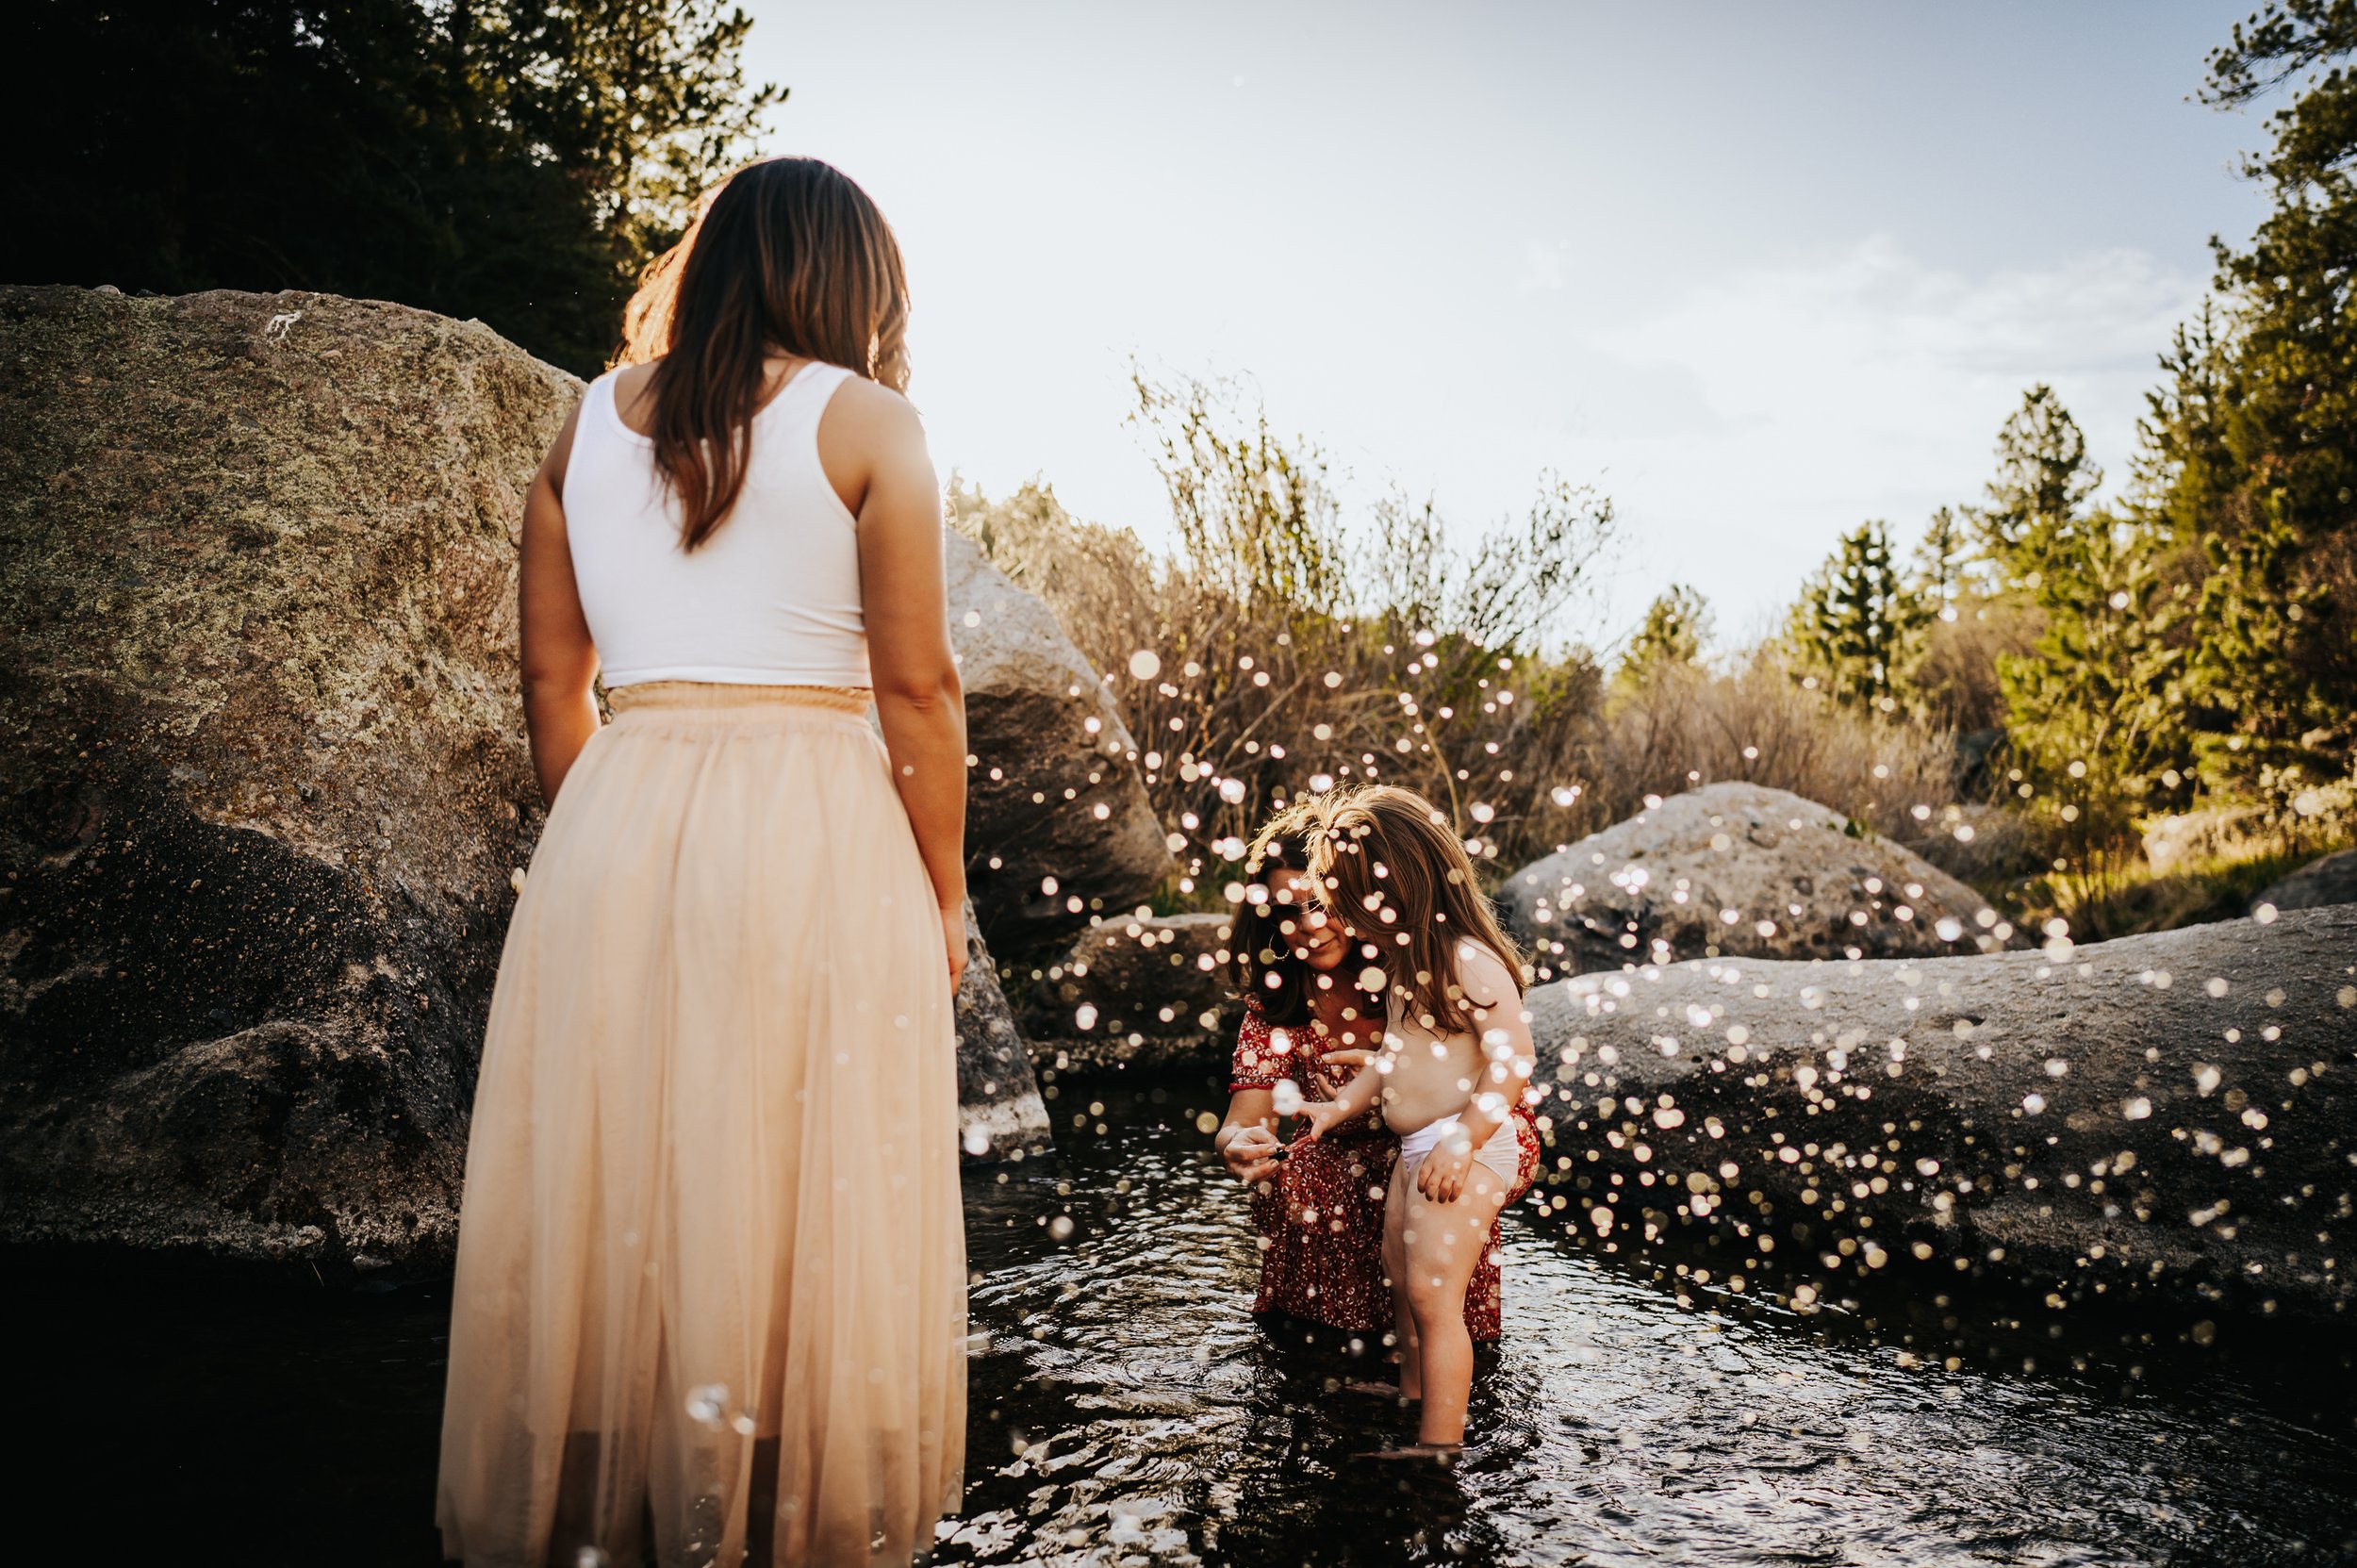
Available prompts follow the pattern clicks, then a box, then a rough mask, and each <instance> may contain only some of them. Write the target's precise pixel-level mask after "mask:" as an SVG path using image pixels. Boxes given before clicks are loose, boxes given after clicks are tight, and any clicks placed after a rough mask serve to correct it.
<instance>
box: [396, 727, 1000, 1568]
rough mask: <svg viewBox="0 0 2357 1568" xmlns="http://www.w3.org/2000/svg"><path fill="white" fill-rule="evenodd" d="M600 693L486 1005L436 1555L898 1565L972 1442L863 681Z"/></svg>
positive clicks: (912, 998)
mask: <svg viewBox="0 0 2357 1568" xmlns="http://www.w3.org/2000/svg"><path fill="white" fill-rule="evenodd" d="M614 706H615V709H616V711H617V715H618V717H617V718H616V719H615V721H614V722H613V723H612V724H611V725H609V726H607V727H606V728H605V729H604V730H602V731H601V732H600V733H599V734H597V735H596V736H595V737H594V738H593V739H591V741H590V742H589V744H588V746H587V748H586V749H585V751H583V752H582V755H581V758H580V760H579V762H578V763H576V764H575V765H574V767H573V770H572V772H571V774H570V775H569V777H568V778H567V780H566V783H565V787H564V791H563V793H562V794H561V795H560V796H559V798H558V801H557V804H556V807H555V809H554V810H553V811H552V812H551V813H550V816H549V822H548V829H547V832H546V833H545V834H543V836H542V838H541V840H540V847H539V850H538V851H537V852H536V854H535V856H534V858H533V865H532V871H531V875H530V877H529V879H528V880H527V881H526V883H525V885H524V890H523V896H522V897H521V898H520V899H519V900H518V902H517V905H516V914H515V919H514V922H513V924H512V926H511V927H510V929H509V932H508V936H507V946H506V949H505V952H504V954H503V957H502V959H501V963H500V974H499V985H498V989H497V991H496V992H495V994H494V996H493V999H492V1002H491V1015H490V1028H489V1032H488V1035H487V1037H486V1041H485V1045H484V1055H483V1073H482V1080H481V1084H480V1087H479V1088H478V1089H477V1091H476V1097H475V1108H474V1127H473V1134H472V1140H471V1143H470V1147H469V1148H468V1152H467V1190H466V1202H465V1209H464V1213H463V1216H462V1221H461V1225H460V1228H459V1241H458V1274H457V1279H456V1282H455V1285H454V1287H453V1320H452V1326H451V1342H450V1385H449V1396H448V1403H447V1406H446V1408H445V1411H444V1415H443V1423H442V1461H441V1485H440V1499H439V1517H440V1522H441V1527H442V1539H443V1545H444V1549H445V1551H446V1552H447V1553H448V1554H449V1555H450V1556H452V1557H454V1558H460V1559H463V1560H465V1561H466V1562H467V1563H468V1564H469V1565H470V1568H484V1565H493V1564H497V1565H509V1564H512V1565H515V1568H542V1565H544V1564H547V1563H551V1562H555V1563H562V1564H565V1565H566V1568H572V1565H574V1564H576V1563H597V1562H609V1563H613V1564H616V1565H621V1564H635V1563H636V1562H637V1561H638V1560H640V1557H641V1554H648V1555H651V1557H652V1559H653V1560H655V1561H656V1562H658V1563H660V1564H662V1565H664V1568H672V1565H675V1564H691V1563H693V1564H701V1563H720V1564H735V1563H738V1562H740V1561H749V1562H752V1563H756V1564H760V1563H772V1562H774V1563H777V1564H789V1563H791V1564H803V1563H810V1564H825V1565H828V1568H832V1565H835V1564H887V1563H889V1564H904V1563H906V1562H908V1561H909V1560H911V1558H912V1556H913V1555H915V1554H916V1553H918V1552H921V1551H924V1550H927V1549H930V1547H931V1545H932V1541H933V1526H934V1522H935V1520H936V1519H937V1518H938V1517H939V1516H940V1515H941V1514H942V1513H943V1512H945V1511H949V1510H954V1509H955V1508H956V1506H957V1499H958V1493H959V1484H960V1475H961V1466H962V1464H963V1461H964V1447H965V1361H964V1334H965V1246H964V1230H963V1225H962V1219H961V1213H960V1206H959V1184H958V1147H957V1138H958V1112H957V1069H956V1059H955V1056H956V1036H955V1029H956V1026H955V1023H954V1020H953V1018H952V1015H951V1011H950V997H949V987H948V969H947V966H946V963H945V960H944V957H943V946H942V931H941V919H940V916H939V914H938V913H937V912H936V910H935V908H934V900H933V895H932V887H931V883H930V882H929V881H928V879H927V877H926V874H925V869H924V865H923V862H922V861H921V860H920V858H919V857H918V854H917V850H916V842H915V836H914V834H912V833H911V832H910V829H909V823H908V817H907V816H906V814H905V813H904V812H903V810H902V809H901V805H900V801H899V797H898V793H897V792H896V791H895V790H894V789H893V786H892V778H891V769H890V767H889V765H888V763H887V762H886V760H885V756H884V751H883V748H882V742H881V741H880V740H879V739H878V738H877V737H876V735H875V734H874V733H873V732H872V731H871V729H870V728H869V726H868V724H867V722H866V720H865V717H864V715H865V696H864V694H857V695H854V694H849V693H844V692H841V691H838V690H832V689H830V688H825V687H783V686H714V685H692V684H685V683H663V684H659V685H647V686H637V687H627V688H624V689H622V690H620V691H618V692H616V693H615V694H614Z"/></svg>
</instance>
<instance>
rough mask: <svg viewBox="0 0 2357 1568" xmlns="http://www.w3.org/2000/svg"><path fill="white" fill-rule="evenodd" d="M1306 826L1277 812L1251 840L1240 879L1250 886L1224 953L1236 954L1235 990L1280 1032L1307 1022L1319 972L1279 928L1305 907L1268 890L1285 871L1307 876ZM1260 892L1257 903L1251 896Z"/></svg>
mask: <svg viewBox="0 0 2357 1568" xmlns="http://www.w3.org/2000/svg"><path fill="white" fill-rule="evenodd" d="M1308 826H1309V824H1308V822H1307V820H1306V819H1305V818H1304V817H1302V814H1301V813H1300V811H1299V810H1297V809H1290V810H1286V811H1281V812H1278V813H1277V815H1276V816H1275V817H1271V818H1269V820H1268V821H1267V823H1266V824H1264V825H1263V826H1262V827H1261V831H1260V832H1259V833H1257V834H1253V837H1252V844H1251V847H1250V848H1249V849H1247V850H1245V851H1244V875H1245V877H1246V878H1247V879H1248V881H1249V883H1250V884H1251V886H1250V888H1249V890H1248V893H1247V897H1246V898H1245V900H1244V907H1243V909H1242V910H1241V911H1239V912H1238V914H1237V916H1236V933H1235V936H1234V939H1233V942H1232V945H1231V946H1230V947H1229V949H1228V950H1229V951H1230V952H1231V953H1233V954H1234V955H1235V969H1236V988H1237V991H1238V992H1239V994H1241V996H1242V997H1243V999H1244V1003H1245V1005H1246V1006H1249V1007H1256V1008H1258V1009H1260V1011H1261V1014H1262V1015H1265V1016H1266V1017H1267V1019H1268V1021H1269V1022H1270V1023H1272V1024H1275V1025H1276V1026H1277V1027H1278V1028H1280V1029H1298V1028H1301V1027H1303V1026H1304V1025H1306V1024H1308V1023H1309V1022H1310V987H1311V986H1312V985H1313V984H1315V983H1316V977H1317V971H1316V970H1314V969H1312V968H1310V966H1309V965H1307V964H1305V963H1303V962H1302V961H1301V960H1300V959H1298V958H1296V957H1294V950H1293V947H1292V944H1291V943H1290V942H1288V941H1287V940H1286V937H1285V933H1284V932H1283V931H1282V930H1281V929H1280V927H1281V923H1282V922H1283V921H1284V920H1285V919H1286V918H1287V917H1288V916H1298V915H1299V914H1300V913H1301V911H1302V909H1303V906H1302V905H1299V904H1294V903H1279V902H1277V898H1276V893H1275V890H1274V889H1273V888H1271V887H1270V886H1269V885H1268V882H1269V879H1270V878H1271V877H1274V876H1276V875H1277V874H1278V873H1280V872H1283V871H1289V870H1291V871H1299V872H1301V873H1303V874H1304V875H1305V876H1306V875H1308V874H1309V871H1310V847H1309V842H1308V840H1307V839H1306V838H1304V837H1303V836H1302V834H1303V832H1304V830H1305V829H1306V828H1307V827H1308ZM1249 892H1259V893H1261V894H1262V895H1263V896H1262V897H1261V898H1260V899H1254V898H1251V897H1249V896H1248V895H1249Z"/></svg>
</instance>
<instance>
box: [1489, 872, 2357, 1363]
mask: <svg viewBox="0 0 2357 1568" xmlns="http://www.w3.org/2000/svg"><path fill="white" fill-rule="evenodd" d="M1529 1008H1530V1012H1531V1015H1532V1020H1533V1021H1532V1031H1533V1034H1534V1037H1535V1039H1536V1041H1537V1044H1538V1048H1539V1061H1540V1082H1541V1088H1542V1090H1543V1092H1544V1094H1545V1097H1546V1099H1547V1101H1548V1103H1547V1104H1546V1105H1545V1106H1543V1107H1542V1110H1543V1111H1544V1112H1545V1113H1546V1114H1547V1116H1548V1120H1549V1131H1550V1137H1551V1140H1552V1142H1553V1144H1554V1146H1555V1148H1556V1150H1558V1151H1559V1155H1560V1157H1561V1158H1563V1159H1565V1160H1567V1161H1568V1169H1566V1170H1563V1171H1562V1172H1561V1173H1560V1174H1559V1175H1558V1177H1557V1178H1556V1180H1557V1189H1556V1196H1557V1197H1561V1198H1563V1199H1564V1200H1565V1205H1564V1207H1563V1209H1562V1213H1563V1215H1564V1217H1565V1218H1566V1219H1567V1220H1569V1221H1570V1222H1572V1223H1573V1225H1574V1227H1575V1228H1576V1229H1577V1230H1580V1231H1582V1232H1583V1233H1586V1234H1588V1235H1590V1236H1591V1237H1595V1236H1600V1237H1604V1238H1607V1240H1606V1245H1607V1246H1614V1247H1617V1248H1621V1249H1623V1250H1631V1249H1633V1250H1637V1251H1640V1252H1643V1251H1647V1250H1650V1249H1651V1248H1653V1247H1654V1246H1656V1245H1658V1244H1661V1243H1663V1242H1666V1241H1671V1240H1673V1239H1675V1240H1677V1241H1678V1242H1679V1243H1680V1246H1679V1250H1680V1251H1681V1252H1683V1253H1684V1255H1685V1256H1686V1257H1687V1258H1688V1259H1689V1261H1690V1260H1691V1258H1692V1257H1693V1251H1694V1249H1693V1247H1692V1246H1690V1244H1692V1243H1695V1242H1701V1243H1703V1244H1704V1245H1705V1246H1706V1247H1707V1248H1709V1249H1710V1250H1711V1251H1712V1252H1713V1253H1714V1254H1715V1256H1714V1257H1713V1259H1712V1263H1711V1265H1710V1266H1711V1268H1713V1269H1715V1271H1716V1272H1717V1273H1718V1275H1719V1277H1720V1282H1721V1283H1722V1284H1723V1283H1735V1284H1736V1286H1737V1288H1742V1282H1744V1280H1745V1277H1746V1276H1749V1277H1750V1279H1751V1280H1752V1281H1753V1282H1757V1281H1759V1280H1760V1277H1761V1273H1762V1270H1763V1269H1770V1270H1772V1271H1775V1272H1776V1273H1778V1274H1780V1275H1781V1277H1782V1279H1783V1280H1784V1281H1785V1285H1786V1288H1787V1289H1788V1294H1789V1296H1790V1297H1791V1298H1792V1299H1794V1300H1795V1301H1797V1302H1798V1303H1799V1304H1801V1305H1804V1306H1806V1305H1809V1304H1811V1303H1813V1302H1815V1301H1816V1300H1818V1299H1819V1298H1820V1297H1821V1296H1824V1295H1825V1294H1827V1293H1838V1292H1839V1291H1840V1290H1841V1289H1842V1287H1843V1280H1844V1278H1845V1277H1849V1276H1854V1275H1860V1274H1871V1273H1874V1272H1876V1271H1878V1270H1890V1271H1893V1272H1896V1271H1898V1270H1901V1269H1904V1268H1907V1267H1912V1266H1916V1265H1918V1264H1921V1265H1927V1266H1928V1267H1929V1268H1930V1269H1931V1270H1933V1271H1935V1272H1936V1273H1937V1274H1939V1275H1941V1276H1943V1277H1953V1273H1954V1272H1956V1271H1968V1272H1970V1273H1971V1274H1974V1275H1982V1274H1987V1273H1996V1274H2001V1275H2003V1276H2005V1277H2008V1278H2009V1279H2013V1280H2015V1281H2016V1282H2017V1283H2022V1284H2026V1285H2028V1286H2030V1287H2031V1288H2032V1289H2033V1290H2035V1291H2036V1292H2037V1293H2039V1294H2041V1295H2043V1296H2045V1299H2046V1303H2047V1306H2048V1307H2049V1308H2050V1309H2052V1310H2056V1311H2059V1310H2063V1309H2065V1308H2067V1307H2069V1306H2070V1305H2074V1304H2079V1303H2085V1302H2091V1301H2093V1300H2095V1299H2097V1298H2099V1297H2105V1298H2110V1299H2114V1300H2118V1299H2119V1298H2121V1297H2132V1298H2133V1297H2135V1296H2143V1295H2154V1296H2159V1297H2163V1298H2166V1299H2168V1300H2172V1301H2174V1302H2176V1303H2178V1304H2179V1305H2180V1306H2182V1307H2183V1308H2184V1312H2182V1313H2181V1314H2180V1321H2179V1322H2178V1323H2177V1325H2176V1327H2177V1329H2179V1330H2180V1331H2184V1330H2186V1329H2190V1328H2191V1327H2192V1325H2193V1324H2194V1323H2195V1322H2196V1321H2197V1320H2214V1319H2215V1318H2216V1316H2217V1314H2218V1313H2219V1312H2221V1311H2227V1310H2232V1311H2240V1312H2255V1313H2259V1314H2268V1313H2274V1314H2281V1315H2283V1316H2285V1317H2287V1318H2288V1317H2301V1318H2307V1319H2314V1320H2327V1321H2340V1320H2342V1319H2344V1318H2345V1317H2346V1316H2347V1314H2348V1313H2349V1310H2350V1306H2351V1302H2352V1298H2353V1297H2357V1258H2353V1257H2352V1255H2351V1253H2350V1243H2351V1242H2352V1241H2357V1228H2353V1227H2352V1225H2351V1218H2352V1208H2351V1192H2352V1188H2357V907H2350V906H2342V907H2339V908H2334V909H2323V910H2314V911H2305V912H2299V913H2294V914H2286V915H2283V916H2281V917H2279V918H2278V919H2277V920H2275V921H2274V922H2273V923H2272V924H2270V925H2262V924H2260V923H2258V922H2256V921H2251V920H2235V921H2227V922H2223V923H2220V924H2217V925H2208V926H2196V927H2191V928H2188V929H2186V930H2183V931H2175V932H2167V933H2160V934H2156V935H2149V936H2133V937H2127V938H2124V939H2122V940H2119V941H2116V942H2107V943H2103V944H2101V945H2096V946H2089V947H2084V948H2079V949H2070V948H2069V946H2068V944H2065V943H2061V942H2057V943H2054V944H2052V945H2051V946H2050V948H2049V949H2048V950H2046V951H2040V952H2012V953H2002V954H1995V955H1988V956H1977V957H1969V958H1950V959H1931V960H1913V961H1909V960H1881V961H1867V962H1856V963H1834V964H1798V963H1773V962H1761V961H1756V960H1749V959H1721V960H1701V961H1694V962H1689V963H1685V964H1680V965H1677V966H1673V967H1669V968H1656V967H1650V966H1649V967H1645V968H1640V969H1638V970H1635V971H1632V972H1627V973H1616V974H1596V975H1588V976H1583V977H1580V978H1577V979H1574V980H1571V981H1568V982H1556V983H1553V984H1549V985H1544V986H1541V987H1539V988H1538V989H1537V990H1535V991H1534V992H1533V993H1532V994H1531V998H1530V1001H1529ZM1706 1272H1708V1270H1706ZM1730 1276H1731V1277H1733V1278H1732V1279H1731V1280H1730V1279H1729V1278H1728V1277H1730ZM1796 1280H1797V1283H1796V1282H1795V1281H1796ZM2197 1337H2200V1335H2199V1332H2198V1330H2197Z"/></svg>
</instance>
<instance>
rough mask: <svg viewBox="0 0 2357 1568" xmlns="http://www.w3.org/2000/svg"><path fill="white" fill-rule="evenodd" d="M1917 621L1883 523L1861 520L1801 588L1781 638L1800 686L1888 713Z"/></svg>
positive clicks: (1916, 610) (1914, 603)
mask: <svg viewBox="0 0 2357 1568" xmlns="http://www.w3.org/2000/svg"><path fill="white" fill-rule="evenodd" d="M1919 619H1920V610H1919V607H1918V602H1917V600H1916V598H1915V596H1914V595H1913V594H1912V593H1911V592H1909V591H1908V587H1907V584H1906V581H1905V578H1904V576H1903V575H1902V573H1901V572H1900V569H1899V567H1898V562H1897V559H1896V557H1895V555H1894V554H1893V553H1892V551H1891V546H1890V530H1889V527H1888V525H1887V524H1886V523H1881V522H1866V523H1861V524H1859V525H1858V527H1856V528H1855V529H1854V530H1853V531H1851V532H1850V533H1848V534H1845V535H1843V536H1842V538H1841V542H1840V544H1838V546H1836V547H1835V549H1834V553H1833V554H1832V555H1830V556H1828V557H1827V558H1826V561H1825V564H1824V565H1823V566H1821V567H1820V568H1819V569H1817V572H1816V574H1815V575H1814V576H1812V577H1811V578H1810V579H1809V580H1808V582H1807V583H1806V584H1805V586H1803V588H1802V590H1801V601H1800V602H1799V603H1798V604H1796V605H1794V606H1793V609H1792V616H1791V620H1790V623H1789V626H1788V631H1787V634H1786V635H1787V640H1788V642H1789V643H1790V645H1791V648H1792V651H1793V654H1794V658H1795V662H1796V663H1797V664H1798V666H1799V667H1800V668H1801V670H1802V671H1803V679H1804V682H1805V684H1808V685H1815V686H1817V687H1818V688H1820V689H1821V690H1823V691H1825V692H1827V693H1828V694H1830V695H1831V696H1832V697H1834V698H1835V699H1836V700H1837V701H1862V702H1865V703H1868V704H1869V705H1871V706H1873V707H1876V708H1879V709H1882V710H1884V711H1885V712H1888V711H1891V710H1893V709H1895V708H1896V707H1897V706H1898V701H1897V698H1896V697H1895V696H1894V695H1893V693H1894V690H1895V687H1896V684H1897V679H1898V670H1899V667H1900V663H1901V660H1902V659H1903V657H1904V653H1905V651H1906V647H1907V642H1908V638H1909V637H1910V635H1912V634H1913V632H1914V631H1915V629H1916V626H1917V624H1918V621H1919Z"/></svg>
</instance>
